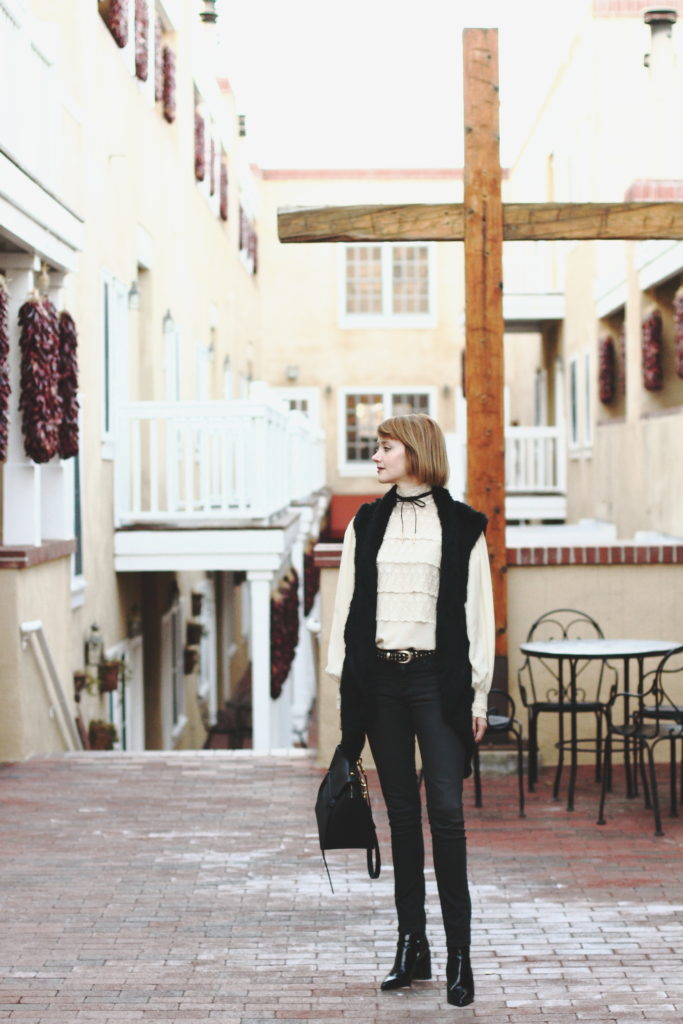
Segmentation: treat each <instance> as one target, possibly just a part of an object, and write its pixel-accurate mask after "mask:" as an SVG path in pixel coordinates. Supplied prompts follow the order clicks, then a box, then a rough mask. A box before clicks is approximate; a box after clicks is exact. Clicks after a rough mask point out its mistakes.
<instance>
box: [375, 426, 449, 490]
mask: <svg viewBox="0 0 683 1024" xmlns="http://www.w3.org/2000/svg"><path fill="white" fill-rule="evenodd" d="M377 436H378V437H379V439H380V440H383V441H386V440H392V441H400V442H401V444H403V445H404V446H405V449H406V469H407V470H408V474H409V475H410V476H413V477H415V479H416V480H418V481H419V482H420V483H421V484H422V483H424V484H428V485H429V486H430V487H445V486H446V483H447V481H448V476H449V471H448V456H447V455H446V441H445V438H444V436H443V431H442V430H441V427H440V426H439V424H438V423H436V422H435V421H434V420H433V419H432V418H431V417H430V416H425V414H424V413H408V414H406V415H405V416H391V417H390V418H389V419H387V420H383V421H382V422H381V423H380V425H379V426H378V428H377Z"/></svg>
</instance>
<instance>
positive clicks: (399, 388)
mask: <svg viewBox="0 0 683 1024" xmlns="http://www.w3.org/2000/svg"><path fill="white" fill-rule="evenodd" d="M357 394H376V395H381V396H382V405H383V413H384V418H385V419H386V418H388V417H389V416H391V415H393V412H392V403H393V398H394V395H406V394H410V395H427V398H428V402H429V404H428V408H427V414H428V415H429V416H432V417H434V416H435V415H436V399H437V389H436V388H435V387H431V386H426V387H412V386H411V385H410V384H404V385H393V386H391V387H381V386H380V387H378V386H376V385H367V386H366V385H363V384H358V385H356V386H355V387H346V388H340V389H339V392H338V403H337V472H338V473H339V476H368V477H371V476H374V475H375V472H376V470H375V467H374V465H373V463H372V462H371V461H370V460H369V459H368V460H367V461H364V462H350V461H349V460H348V459H347V458H346V398H347V396H348V395H357Z"/></svg>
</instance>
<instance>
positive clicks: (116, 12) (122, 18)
mask: <svg viewBox="0 0 683 1024" xmlns="http://www.w3.org/2000/svg"><path fill="white" fill-rule="evenodd" d="M104 20H105V21H106V23H107V27H108V28H109V31H110V32H111V34H112V36H113V37H114V42H115V43H116V45H117V46H120V47H121V49H123V47H124V46H125V45H126V43H127V42H128V0H109V3H108V5H107V8H106V13H105V15H104Z"/></svg>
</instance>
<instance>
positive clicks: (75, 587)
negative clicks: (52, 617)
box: [64, 394, 87, 608]
mask: <svg viewBox="0 0 683 1024" xmlns="http://www.w3.org/2000/svg"><path fill="white" fill-rule="evenodd" d="M78 403H79V409H78V434H79V439H80V440H79V447H78V452H77V453H76V455H74V456H73V457H72V458H70V459H65V460H64V468H65V470H66V473H67V475H68V485H67V486H68V488H69V493H70V494H71V498H72V513H73V523H74V537H75V538H76V543H77V544H79V545H80V553H81V570H82V571H81V572H80V573H77V572H76V552H75V551H74V553H73V554H72V555H71V607H72V608H80V607H81V606H82V605H83V604H84V602H85V590H86V586H87V583H86V578H85V571H84V567H85V559H84V547H85V531H84V529H83V399H82V397H81V395H80V394H79V396H78ZM77 472H78V482H79V488H78V493H76V473H77ZM77 517H78V522H79V524H80V536H79V533H78V531H77V530H76V518H77Z"/></svg>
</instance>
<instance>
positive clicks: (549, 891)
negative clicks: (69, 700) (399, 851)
mask: <svg viewBox="0 0 683 1024" xmlns="http://www.w3.org/2000/svg"><path fill="white" fill-rule="evenodd" d="M320 774H321V773H320V769H319V768H316V767H315V765H314V764H313V763H312V761H311V760H309V759H308V758H307V757H306V756H296V757H294V756H293V757H291V758H287V757H279V758H276V759H265V758H258V757H254V756H252V755H251V754H230V753H226V752H198V753H193V754H174V755H169V754H147V755H137V756H136V755H121V754H84V755H72V756H65V757H60V758H52V759H39V760H34V761H30V762H27V763H23V764H8V765H3V766H1V767H0V884H1V887H2V889H1V893H2V894H1V897H0V901H1V902H0V924H1V927H0V1020H11V1021H22V1022H25V1024H29V1022H30V1024H68V1022H72V1021H78V1022H83V1024H88V1022H92V1024H95V1022H97V1024H108V1022H112V1024H113V1022H117V1024H127V1022H136V1021H140V1022H143V1024H147V1022H162V1021H179V1022H185V1024H190V1022H197V1024H199V1022H202V1024H205V1022H213V1021H216V1022H222V1024H262V1022H270V1021H289V1022H295V1021H301V1022H303V1021H305V1022H307V1024H308V1022H311V1021H313V1022H315V1021H319V1022H323V1021H324V1022H325V1024H335V1022H342V1021H344V1022H346V1021H363V1022H368V1024H369V1022H375V1021H378V1022H385V1021H386V1022H391V1024H403V1022H413V1021H425V1022H431V1021H442V1020H443V1021H446V1020H449V1021H450V1020H455V1019H460V1020H463V1021H469V1020H486V1021H489V1022H491V1024H508V1022H509V1024H518V1022H522V1021H524V1022H528V1021H531V1022H536V1024H541V1022H548V1024H550V1022H552V1024H570V1022H571V1024H575V1022H577V1024H578V1022H589V1024H590V1022H593V1021H594V1022H596V1024H597V1022H606V1021H613V1022H618V1024H632V1022H636V1021H638V1022H640V1021H655V1022H663V1021H681V1020H682V1019H683V969H682V966H681V958H682V956H683V953H682V950H683V924H682V921H683V883H682V882H681V875H682V874H683V872H682V866H683V818H680V819H678V820H674V821H671V820H669V819H668V818H667V819H665V823H664V828H665V831H666V835H665V836H664V837H663V838H661V839H656V838H655V837H654V836H653V825H652V817H651V814H650V813H649V812H646V811H645V810H644V808H643V805H642V801H641V800H640V798H639V799H637V800H635V801H626V800H625V799H624V797H623V795H622V791H623V787H622V786H621V784H620V783H619V782H618V785H617V790H616V791H615V794H614V795H613V796H612V798H611V799H610V801H609V803H608V808H607V810H608V820H609V823H608V825H607V827H605V828H598V827H596V826H595V824H594V821H595V817H596V807H597V796H598V793H597V788H596V786H595V784H594V783H593V782H592V781H591V780H590V778H589V777H588V776H586V775H582V776H581V779H580V786H579V790H578V794H577V809H576V811H575V812H574V813H573V814H568V813H567V812H566V811H565V809H564V805H563V804H553V802H552V800H551V799H550V792H549V784H550V778H549V775H547V774H545V773H544V775H543V778H542V784H541V788H540V791H539V793H538V794H536V795H533V796H531V797H530V799H529V807H528V817H527V818H526V820H524V821H520V820H519V819H518V818H517V816H516V803H515V794H514V780H513V779H512V778H509V777H506V778H503V779H495V778H489V779H485V780H484V803H485V806H484V808H483V809H482V810H476V809H475V808H474V807H473V800H472V794H471V791H470V790H468V793H467V817H468V831H469V842H470V874H471V880H472V892H473V900H474V908H475V938H474V947H473V960H474V964H475V977H476V982H477V1000H476V1002H475V1003H474V1005H473V1006H471V1007H468V1008H466V1009H462V1010H459V1009H455V1008H453V1007H449V1006H448V1005H447V1004H446V1002H445V998H444V992H445V985H444V978H443V972H444V967H445V949H444V946H443V936H442V932H441V926H440V922H439V915H438V910H437V902H436V888H435V884H434V878H433V874H432V873H431V872H430V874H429V876H428V889H429V904H430V938H431V940H432V944H433V949H434V961H435V968H436V971H435V980H434V981H432V982H427V983H423V984H420V985H419V986H418V985H416V986H414V989H413V990H408V991H405V992H400V993H387V994H383V993H380V992H378V989H377V986H378V981H379V980H380V979H381V977H382V976H383V973H384V972H385V971H386V969H387V968H388V967H389V966H390V964H391V961H392V959H393V951H394V947H395V941H396V940H395V922H394V915H393V910H392V898H391V886H392V875H391V869H390V865H389V864H388V863H387V864H386V866H385V867H384V868H383V871H382V877H381V878H380V879H379V881H377V882H370V880H369V879H368V878H367V875H366V874H365V868H364V863H363V861H364V857H363V854H362V853H359V854H353V855H346V854H343V853H342V854H335V855H333V856H332V857H331V858H330V860H331V871H332V875H333V879H334V882H335V890H336V892H335V894H334V895H332V894H331V893H330V891H329V886H328V884H327V880H326V877H325V875H324V873H323V870H322V864H321V860H320V856H319V851H318V849H317V837H316V834H315V827H314V819H313V815H312V806H313V802H314V797H315V791H316V788H317V783H318V779H319V777H320ZM371 785H372V788H373V790H374V792H375V794H377V783H376V779H375V778H374V777H373V776H372V774H371ZM379 803H380V801H379V799H377V798H376V799H375V809H376V818H377V819H378V824H379V826H380V841H381V845H382V849H383V852H384V855H385V860H386V861H388V860H389V849H388V837H387V828H386V819H385V816H384V813H383V809H381V808H380V807H379V806H378V805H379Z"/></svg>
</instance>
